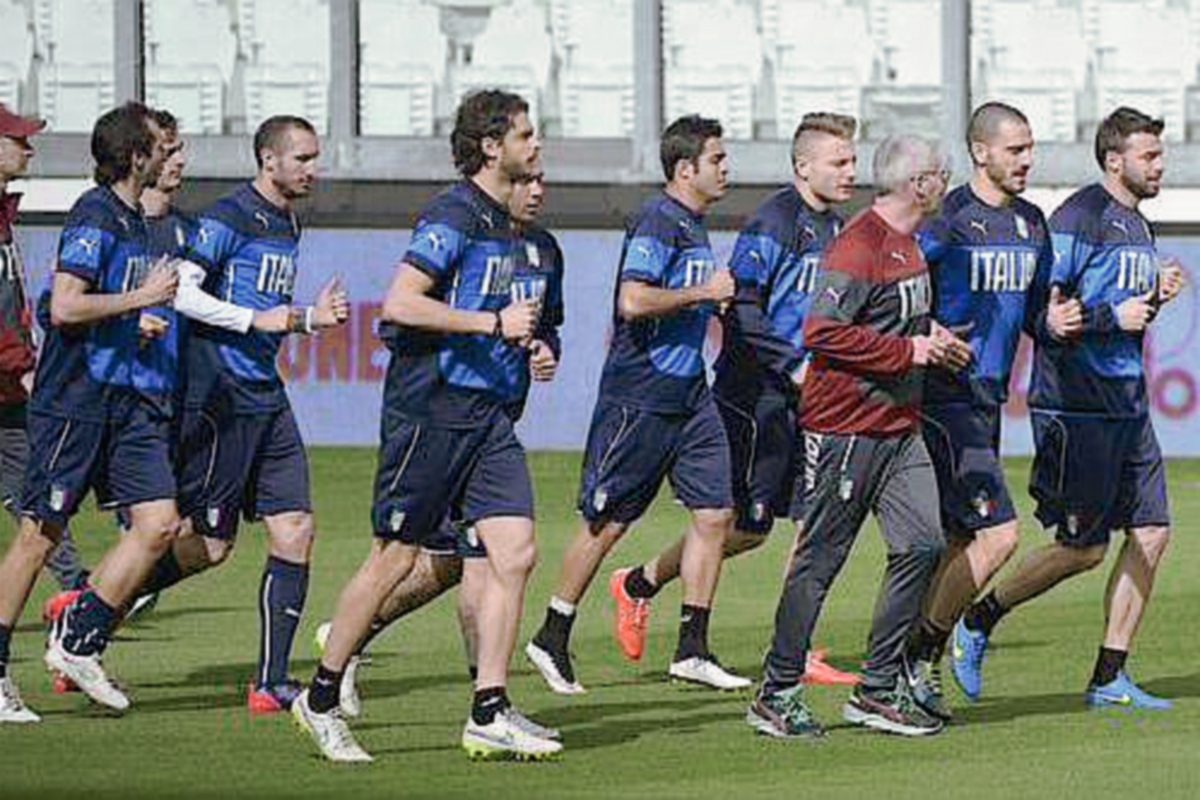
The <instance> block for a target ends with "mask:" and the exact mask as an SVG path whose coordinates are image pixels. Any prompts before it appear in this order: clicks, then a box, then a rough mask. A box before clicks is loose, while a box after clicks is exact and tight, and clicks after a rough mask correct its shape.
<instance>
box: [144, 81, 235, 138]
mask: <svg viewBox="0 0 1200 800" xmlns="http://www.w3.org/2000/svg"><path fill="white" fill-rule="evenodd" d="M224 92H225V81H224V80H223V79H222V77H221V71H220V70H219V69H217V67H216V65H214V64H192V65H187V66H177V65H171V64H165V65H163V64H149V65H147V66H146V102H147V103H149V104H150V105H152V106H154V107H156V108H165V109H167V110H168V111H170V112H171V113H172V114H174V115H175V117H176V118H177V119H178V120H179V129H180V130H181V131H183V132H184V133H200V134H219V133H221V122H222V111H221V109H222V108H223V105H222V104H223V100H224Z"/></svg>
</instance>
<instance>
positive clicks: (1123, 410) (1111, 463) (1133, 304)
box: [952, 107, 1184, 709]
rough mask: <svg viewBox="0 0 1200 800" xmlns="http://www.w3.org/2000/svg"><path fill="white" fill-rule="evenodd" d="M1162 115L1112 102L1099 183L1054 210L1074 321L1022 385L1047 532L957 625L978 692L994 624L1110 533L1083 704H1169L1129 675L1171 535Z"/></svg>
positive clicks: (1173, 273)
mask: <svg viewBox="0 0 1200 800" xmlns="http://www.w3.org/2000/svg"><path fill="white" fill-rule="evenodd" d="M1162 130H1163V122H1162V120H1155V119H1151V118H1150V117H1148V116H1146V115H1145V114H1143V113H1141V112H1140V111H1136V110H1134V109H1131V108H1124V107H1123V108H1118V109H1117V110H1116V111H1113V112H1112V113H1111V114H1109V115H1108V116H1107V117H1106V118H1105V119H1104V120H1103V121H1102V122H1101V123H1100V127H1099V128H1098V129H1097V131H1096V145H1095V155H1096V161H1097V163H1098V164H1099V165H1100V169H1101V170H1102V171H1103V178H1102V179H1101V181H1100V182H1099V183H1096V184H1092V185H1091V186H1087V187H1085V188H1083V189H1080V190H1079V191H1078V192H1076V193H1075V194H1073V195H1071V197H1069V198H1068V199H1067V200H1066V201H1065V202H1063V204H1062V205H1061V206H1059V207H1058V209H1057V210H1056V211H1055V212H1054V213H1053V214H1052V215H1051V217H1050V236H1051V241H1052V243H1053V247H1054V267H1053V269H1052V270H1051V275H1050V284H1051V287H1052V288H1051V291H1052V292H1053V293H1054V294H1053V299H1052V300H1051V301H1050V302H1051V304H1061V303H1063V302H1065V301H1064V300H1063V298H1075V299H1078V301H1079V302H1080V303H1081V304H1082V306H1083V324H1082V328H1081V329H1080V330H1076V331H1073V334H1072V336H1071V337H1070V338H1069V339H1068V340H1067V341H1065V342H1058V341H1053V340H1039V341H1038V342H1037V343H1036V346H1035V348H1034V360H1033V382H1032V385H1031V388H1030V394H1029V406H1030V418H1031V421H1032V423H1033V434H1034V445H1035V457H1034V465H1033V474H1032V476H1031V477H1030V492H1031V494H1032V495H1033V498H1034V500H1035V501H1036V502H1037V510H1036V515H1037V518H1038V520H1040V521H1041V523H1042V524H1043V525H1044V526H1046V527H1047V528H1053V529H1054V531H1055V542H1054V543H1053V544H1049V545H1046V546H1045V547H1042V548H1040V549H1038V550H1035V551H1034V552H1032V553H1030V554H1029V555H1028V556H1027V557H1026V558H1025V560H1024V561H1023V562H1022V563H1021V564H1020V565H1018V567H1017V568H1016V570H1015V571H1014V572H1013V573H1012V574H1010V575H1009V576H1008V577H1007V578H1005V579H1004V580H1003V581H1001V582H1000V583H999V584H998V585H997V586H996V587H995V588H994V589H993V590H992V591H991V592H989V593H988V594H987V595H986V596H985V597H984V598H983V599H981V600H980V601H978V602H977V603H975V604H974V605H973V606H971V608H970V609H969V610H968V611H967V613H966V614H965V616H964V617H963V619H962V621H961V622H960V623H959V624H958V625H957V626H956V627H955V630H954V642H953V648H952V649H953V659H954V674H955V676H956V677H957V678H958V680H959V682H960V683H961V684H962V685H963V688H964V690H965V691H967V693H968V696H972V695H973V696H975V697H978V695H979V691H980V678H979V670H980V666H981V664H982V661H983V656H984V653H985V651H986V648H987V643H988V638H989V637H990V635H991V632H992V629H993V628H994V627H995V625H996V623H997V622H999V620H1000V619H1001V618H1002V617H1003V616H1004V615H1005V614H1007V613H1008V612H1009V611H1011V610H1012V609H1014V608H1016V607H1017V606H1018V605H1020V604H1022V603H1025V602H1027V601H1029V600H1032V599H1033V598H1035V597H1037V596H1038V595H1040V594H1042V593H1043V592H1045V591H1047V590H1048V589H1050V588H1051V587H1053V586H1054V585H1056V584H1058V583H1059V582H1060V581H1063V580H1065V579H1066V578H1069V577H1070V576H1072V575H1075V574H1078V573H1080V572H1085V571H1087V570H1089V569H1093V568H1094V567H1096V566H1098V565H1099V564H1100V563H1101V562H1102V561H1103V560H1104V555H1105V553H1106V552H1107V550H1108V543H1109V538H1110V535H1111V531H1112V530H1114V529H1123V530H1124V531H1125V541H1124V544H1123V546H1122V547H1121V553H1120V556H1119V557H1118V559H1117V562H1116V564H1115V565H1114V566H1113V571H1112V574H1111V577H1110V578H1109V582H1108V590H1107V592H1106V593H1105V621H1106V622H1105V630H1104V640H1103V642H1102V644H1101V646H1100V652H1099V654H1098V656H1097V658H1096V665H1095V669H1094V670H1093V672H1092V677H1091V680H1090V681H1089V683H1088V688H1087V692H1086V696H1085V698H1086V702H1087V704H1088V705H1089V706H1092V707H1107V706H1131V707H1134V708H1146V709H1168V708H1170V707H1171V703H1170V701H1169V700H1166V699H1164V698H1160V697H1155V696H1153V695H1151V694H1150V693H1148V692H1146V691H1145V690H1143V689H1142V688H1140V687H1139V686H1138V685H1137V684H1136V683H1134V681H1133V679H1132V678H1130V677H1129V674H1128V672H1127V671H1126V669H1125V661H1126V658H1127V657H1128V654H1129V650H1130V647H1131V645H1132V644H1133V637H1134V634H1135V633H1136V632H1137V628H1138V625H1139V623H1140V622H1141V620H1142V615H1143V612H1144V611H1145V607H1146V603H1147V601H1148V600H1149V598H1150V592H1151V589H1152V588H1153V586H1154V576H1155V572H1156V570H1157V568H1158V564H1159V561H1160V560H1161V558H1162V556H1163V553H1164V551H1165V550H1166V547H1167V543H1168V541H1169V540H1170V536H1171V532H1170V517H1171V515H1170V509H1169V507H1168V503H1167V481H1166V468H1165V466H1164V464H1163V459H1162V452H1161V451H1160V450H1159V446H1158V440H1157V438H1156V437H1155V435H1154V428H1153V426H1152V425H1151V423H1150V400H1149V396H1148V394H1147V391H1146V378H1145V373H1144V368H1143V363H1142V340H1143V337H1144V336H1145V332H1146V328H1147V327H1148V326H1149V325H1150V323H1151V322H1152V321H1153V320H1154V317H1155V315H1156V314H1157V312H1158V309H1159V307H1160V306H1161V305H1162V304H1163V303H1167V302H1170V301H1171V300H1172V299H1174V298H1175V297H1176V296H1177V295H1178V294H1179V292H1180V291H1181V290H1182V288H1183V283H1184V278H1183V270H1182V268H1181V267H1180V266H1179V264H1178V263H1176V262H1165V263H1163V264H1160V263H1159V260H1158V256H1157V254H1156V253H1155V248H1154V235H1153V233H1152V232H1151V229H1150V224H1149V223H1148V222H1147V221H1146V218H1145V217H1143V216H1142V214H1141V213H1140V212H1139V211H1138V205H1139V204H1140V203H1141V201H1142V200H1146V199H1148V198H1151V197H1154V196H1155V195H1157V194H1158V192H1159V189H1160V187H1161V185H1162V177H1163V168H1164V160H1163V145H1162V139H1161V135H1162Z"/></svg>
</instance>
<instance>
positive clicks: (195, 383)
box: [185, 184, 300, 413]
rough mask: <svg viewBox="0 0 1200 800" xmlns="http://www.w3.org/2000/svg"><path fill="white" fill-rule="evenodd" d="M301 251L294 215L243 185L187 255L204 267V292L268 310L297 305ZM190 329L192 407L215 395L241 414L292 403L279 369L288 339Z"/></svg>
mask: <svg viewBox="0 0 1200 800" xmlns="http://www.w3.org/2000/svg"><path fill="white" fill-rule="evenodd" d="M299 247H300V225H299V223H298V222H297V221H296V217H295V215H293V214H292V213H291V212H290V211H286V210H284V209H281V208H279V207H278V206H276V205H275V204H273V203H271V202H270V201H269V200H267V199H266V198H265V197H263V196H262V195H261V194H259V192H258V191H257V190H256V189H255V188H254V186H253V185H252V184H245V185H243V186H242V187H241V188H239V189H237V190H236V191H235V192H234V193H233V194H231V195H229V196H227V197H224V198H222V199H221V200H218V201H217V202H216V204H215V205H213V206H212V207H211V208H209V209H208V210H206V211H204V212H202V213H201V214H200V217H199V220H198V222H197V228H196V232H195V233H194V234H193V235H192V237H191V239H190V241H189V242H188V245H187V248H186V253H185V255H186V258H187V259H188V260H189V261H192V262H194V263H196V264H198V265H200V266H201V267H203V268H204V270H205V272H206V276H205V279H204V291H206V292H207V293H209V294H211V295H212V296H213V297H216V298H217V299H219V300H224V301H226V302H229V303H233V304H234V305H237V306H241V307H243V308H251V309H254V310H255V311H265V310H267V309H271V308H274V307H276V306H280V305H290V304H291V303H292V297H293V292H294V289H295V285H296V253H297V251H298V249H299ZM190 330H191V333H192V337H191V341H190V342H189V343H188V347H187V355H188V382H187V384H188V385H187V400H186V402H187V403H188V405H189V406H193V407H200V406H204V405H206V404H207V403H208V402H210V401H211V400H212V399H213V396H214V392H220V393H223V394H228V396H229V398H230V400H231V401H232V403H233V410H234V411H236V412H238V413H270V412H273V411H275V410H278V409H279V408H282V407H284V406H285V405H286V404H287V394H286V392H285V391H284V388H283V381H282V380H281V379H280V377H279V371H278V369H277V368H276V358H277V357H278V355H279V347H280V345H281V344H282V342H283V339H284V337H285V336H286V334H282V333H264V332H262V331H256V330H253V329H252V330H250V331H248V332H247V333H238V332H236V331H230V330H225V329H222V328H215V327H212V326H210V325H205V324H204V323H201V322H194V323H193V324H192V325H191V326H190Z"/></svg>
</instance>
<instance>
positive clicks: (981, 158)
mask: <svg viewBox="0 0 1200 800" xmlns="http://www.w3.org/2000/svg"><path fill="white" fill-rule="evenodd" d="M967 148H968V150H969V152H970V155H971V162H972V165H973V174H972V177H971V180H970V182H969V183H967V184H965V185H963V186H960V187H958V188H957V189H955V190H954V191H953V192H951V193H950V194H949V195H948V196H947V197H946V201H945V203H944V204H943V209H942V214H941V215H940V216H939V217H938V218H937V219H935V220H933V221H932V222H931V223H930V224H929V225H926V226H925V228H924V229H923V230H922V231H921V235H920V243H921V248H922V250H923V252H924V254H925V258H926V260H927V261H928V262H929V268H930V272H931V274H932V276H933V285H934V293H933V295H934V309H933V316H934V318H935V319H937V321H938V322H940V323H941V324H942V325H944V326H946V327H947V328H949V329H950V330H952V331H955V332H958V333H959V334H960V335H961V336H962V337H963V338H964V339H965V340H966V341H967V342H968V343H969V344H970V345H971V349H972V350H973V351H974V352H975V353H976V354H977V355H978V357H977V358H976V359H975V360H974V361H972V362H971V365H970V366H969V368H968V369H966V370H963V371H962V372H959V373H954V372H950V371H947V370H943V369H931V370H928V371H927V372H926V373H925V394H924V398H923V400H924V405H923V410H922V431H923V434H924V437H925V446H926V448H927V449H928V450H929V454H930V456H931V457H932V458H933V463H934V467H935V468H936V470H937V478H938V495H939V497H940V499H941V505H942V528H943V531H944V532H945V534H946V539H947V550H946V555H945V556H944V558H943V561H942V564H941V565H940V566H939V569H938V573H937V576H936V578H935V579H934V582H933V586H932V587H931V588H930V596H929V598H928V599H927V601H926V610H925V612H924V613H923V614H922V616H921V619H920V620H919V622H918V623H917V625H916V626H915V627H914V629H913V640H912V647H911V651H910V658H909V660H908V666H909V667H910V670H913V671H920V672H922V673H923V675H922V677H923V679H922V680H917V681H915V682H914V683H913V684H912V685H913V688H914V690H915V689H917V688H920V687H927V688H928V689H929V690H930V694H929V695H928V696H917V698H916V699H917V702H919V703H921V705H923V706H924V707H925V709H926V710H927V711H929V712H931V713H933V714H935V715H936V716H938V717H940V718H942V719H949V717H950V710H949V708H948V706H947V705H946V703H945V699H944V697H943V696H942V692H941V667H940V663H941V659H942V653H943V651H944V649H945V645H946V640H947V638H948V637H949V635H950V630H951V628H952V627H953V625H954V623H955V622H956V621H957V620H958V618H959V617H960V616H961V614H962V612H963V610H964V609H965V608H966V607H967V606H968V605H969V604H970V603H971V601H972V600H974V599H975V596H976V595H977V594H978V592H979V590H980V589H981V588H982V587H983V586H985V585H986V584H987V582H988V580H989V579H990V578H991V576H992V575H994V574H995V573H996V571H997V570H999V569H1000V567H1001V566H1003V564H1004V563H1005V562H1006V561H1007V560H1008V559H1009V557H1010V556H1011V555H1012V554H1013V553H1014V552H1015V551H1016V549H1017V544H1018V537H1017V513H1016V509H1015V508H1014V506H1013V502H1012V498H1011V496H1010V495H1009V492H1008V486H1007V485H1006V484H1005V481H1004V468H1003V466H1002V465H1001V463H1000V453H999V445H1000V420H1001V413H1002V410H1001V407H1002V406H1003V405H1004V403H1005V401H1006V400H1007V399H1008V383H1009V377H1010V375H1011V373H1012V365H1013V359H1014V358H1015V357H1016V353H1017V344H1018V342H1019V340H1020V334H1021V331H1022V330H1025V331H1026V332H1027V333H1028V334H1029V335H1030V336H1038V335H1041V334H1039V329H1040V328H1041V327H1042V322H1040V321H1039V319H1041V320H1043V321H1044V322H1045V323H1048V324H1049V326H1050V334H1051V335H1055V336H1058V337H1059V338H1060V339H1061V338H1064V337H1066V336H1069V335H1072V334H1073V333H1074V332H1075V330H1076V328H1077V327H1078V326H1079V325H1080V324H1081V321H1082V320H1081V316H1080V308H1079V302H1078V301H1077V300H1072V301H1069V302H1062V303H1056V304H1055V305H1053V306H1051V307H1049V308H1047V303H1046V295H1047V291H1048V286H1049V277H1050V267H1051V265H1052V264H1053V262H1054V254H1053V251H1052V249H1051V246H1050V233H1049V229H1048V228H1047V226H1046V220H1045V217H1043V216H1042V212H1041V211H1040V210H1039V209H1038V208H1037V206H1035V205H1033V204H1031V203H1029V202H1027V201H1025V200H1022V199H1021V197H1020V194H1021V193H1022V192H1024V191H1025V187H1026V185H1027V182H1028V177H1029V171H1030V169H1031V168H1032V165H1033V134H1032V132H1031V131H1030V128H1029V121H1028V120H1027V119H1026V118H1025V115H1024V114H1022V113H1021V112H1020V111H1019V110H1017V109H1016V108H1013V107H1012V106H1010V105H1006V104H1004V103H985V104H983V105H981V106H980V107H979V108H977V109H976V110H975V112H974V114H972V116H971V120H970V123H969V125H968V127H967ZM1047 312H1049V313H1048V317H1044V316H1042V315H1044V314H1046V313H1047ZM967 696H968V697H970V698H972V699H974V698H975V697H976V696H978V689H977V688H976V689H975V690H973V691H968V692H967Z"/></svg>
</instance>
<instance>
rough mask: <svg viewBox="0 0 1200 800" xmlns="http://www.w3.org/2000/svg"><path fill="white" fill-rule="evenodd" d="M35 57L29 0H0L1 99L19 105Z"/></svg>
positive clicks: (14, 106) (11, 106)
mask: <svg viewBox="0 0 1200 800" xmlns="http://www.w3.org/2000/svg"><path fill="white" fill-rule="evenodd" d="M32 57H33V36H32V31H31V29H30V25H29V13H28V10H27V4H26V3H25V0H0V103H5V104H6V105H8V107H9V108H13V109H16V108H18V107H19V105H20V101H21V83H22V82H23V81H24V80H25V76H26V75H27V74H28V72H29V65H30V60H31V58H32Z"/></svg>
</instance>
